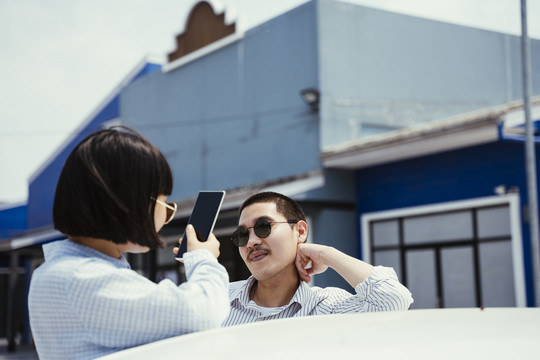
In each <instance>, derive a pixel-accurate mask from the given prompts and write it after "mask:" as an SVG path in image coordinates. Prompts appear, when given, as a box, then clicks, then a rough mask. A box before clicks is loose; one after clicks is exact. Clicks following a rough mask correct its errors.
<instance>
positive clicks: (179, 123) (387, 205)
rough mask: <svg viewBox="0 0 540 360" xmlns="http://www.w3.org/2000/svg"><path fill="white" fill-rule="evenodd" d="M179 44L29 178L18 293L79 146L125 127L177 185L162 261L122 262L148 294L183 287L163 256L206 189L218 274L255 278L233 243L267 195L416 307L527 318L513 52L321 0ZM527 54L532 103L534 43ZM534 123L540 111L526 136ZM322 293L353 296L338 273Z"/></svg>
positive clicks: (16, 254)
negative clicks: (142, 280) (487, 310)
mask: <svg viewBox="0 0 540 360" xmlns="http://www.w3.org/2000/svg"><path fill="white" fill-rule="evenodd" d="M176 39H177V48H176V49H174V50H173V51H172V52H171V53H170V54H169V57H168V60H169V61H168V62H167V63H165V64H154V63H147V62H144V63H143V64H142V65H141V66H140V67H138V68H137V69H135V70H134V71H133V73H132V74H131V75H130V76H128V78H127V80H126V81H125V82H123V83H122V84H121V85H120V86H119V87H118V88H117V89H115V90H114V91H113V93H112V95H111V96H110V97H109V98H107V99H106V100H105V101H104V102H103V105H102V106H100V107H99V108H98V109H97V110H96V112H95V113H94V114H92V115H91V116H90V117H89V119H88V120H87V121H86V122H85V123H84V124H83V126H82V127H81V131H80V132H79V133H77V135H76V137H75V138H73V139H70V140H69V141H68V142H66V145H65V146H63V147H62V148H61V149H59V151H58V153H57V155H56V156H54V157H52V158H51V159H50V161H49V162H47V163H46V164H44V166H43V167H42V169H41V170H40V171H39V172H38V173H37V174H36V175H35V176H34V177H33V178H32V180H31V182H30V191H29V199H28V204H27V205H26V224H27V226H26V228H25V229H24V231H23V232H20V231H19V230H20V229H18V232H17V233H13V234H12V235H10V236H7V237H5V239H4V240H3V241H2V243H1V246H2V247H1V249H2V250H3V252H2V253H0V254H1V256H2V259H3V260H5V259H8V257H9V258H10V259H11V260H12V262H11V264H14V263H15V262H18V263H19V265H18V266H19V267H22V265H21V261H22V262H24V261H26V262H27V263H26V264H27V265H25V266H24V269H25V270H24V273H25V275H24V276H20V277H19V278H24V279H25V281H28V279H29V278H30V276H31V271H32V269H33V268H35V266H37V265H38V264H39V262H40V261H41V259H42V258H41V253H40V247H39V245H40V244H41V243H42V242H44V241H52V240H55V239H58V238H60V237H61V235H60V234H58V233H57V232H56V231H54V229H53V228H52V222H51V209H52V201H53V197H54V189H55V184H56V180H57V178H58V175H59V173H60V170H61V167H62V165H63V162H64V161H65V159H66V157H67V155H68V154H69V152H70V151H71V149H72V148H73V146H74V145H75V144H76V143H77V142H78V141H80V139H82V138H83V137H84V136H86V135H87V134H89V133H91V132H93V131H95V130H97V129H100V128H102V127H105V126H110V125H115V124H123V125H126V126H130V127H133V128H135V129H136V130H138V131H139V132H141V133H142V134H143V135H144V136H145V137H146V138H148V139H149V140H150V141H151V142H152V143H154V144H156V145H157V146H158V147H159V148H160V149H161V151H162V152H163V153H164V154H165V156H166V157H167V159H168V160H169V162H170V164H171V167H172V170H173V176H174V189H173V193H172V196H171V197H170V199H171V200H172V201H175V202H177V203H178V205H179V209H180V211H179V212H178V214H177V216H176V218H175V220H174V221H173V222H172V223H171V224H170V225H168V226H167V227H166V228H164V229H163V231H162V237H163V240H164V241H165V242H166V243H167V244H168V248H167V249H164V250H158V251H154V252H151V253H150V254H147V255H144V256H142V255H136V256H130V261H131V262H132V264H133V266H134V268H136V269H139V270H141V271H144V272H145V274H146V275H147V276H148V277H149V278H151V279H153V280H159V279H160V278H163V277H172V278H174V279H176V280H178V281H181V278H182V269H181V268H179V267H178V264H177V263H176V262H175V261H174V260H173V256H172V253H171V249H172V247H173V246H175V244H176V243H177V240H178V238H179V237H180V236H181V234H182V233H183V230H184V227H185V224H186V221H187V218H188V216H189V214H190V211H191V208H192V206H193V203H194V199H195V197H196V195H197V192H198V191H199V190H205V189H206V190H208V189H222V190H226V191H227V196H226V199H225V202H224V205H223V208H222V212H221V214H220V217H219V219H218V223H217V225H216V228H215V234H216V236H217V237H218V239H219V240H220V241H221V243H222V245H221V253H222V255H221V257H220V261H221V262H222V263H223V264H224V265H225V266H226V267H227V269H228V270H229V274H230V277H231V280H237V279H242V278H245V277H247V276H248V272H247V269H246V268H245V266H244V265H243V262H242V260H241V259H240V257H239V255H238V253H237V250H236V249H235V248H234V246H233V245H232V244H230V241H229V240H228V237H229V236H230V234H231V233H232V232H233V231H234V229H235V228H236V221H237V214H236V212H237V209H238V206H239V205H240V204H241V202H242V201H243V200H245V198H247V197H248V196H249V195H251V194H253V193H255V192H258V191H261V190H268V189H269V190H275V191H278V192H282V193H284V194H286V195H289V196H291V197H293V198H295V199H296V200H298V201H299V202H300V204H301V205H302V206H303V207H304V209H305V210H306V214H307V216H308V218H309V224H310V227H311V235H310V239H309V241H313V242H315V243H320V244H329V245H332V246H334V247H336V248H338V249H340V250H342V251H344V252H346V253H348V254H351V255H353V256H357V257H358V258H362V259H365V260H367V261H368V262H371V263H374V264H382V265H389V266H394V268H395V269H396V270H397V272H398V274H399V276H400V279H401V281H402V282H404V283H405V284H406V285H407V286H408V287H409V288H410V289H411V291H412V292H413V295H414V297H415V303H414V304H413V307H414V308H433V307H475V306H532V305H533V304H534V291H533V283H532V268H531V253H530V240H529V232H528V225H527V222H526V220H525V218H524V216H525V213H524V212H523V210H522V209H523V206H525V205H526V202H527V201H526V199H527V190H526V186H525V165H524V145H523V136H522V135H521V133H520V131H521V129H522V126H521V125H522V121H523V115H522V112H523V111H522V106H521V104H520V103H519V99H520V98H521V97H522V90H521V75H520V74H521V60H520V39H519V37H516V36H512V35H507V34H502V33H496V32H492V31H486V30H479V29H475V28H470V27H464V26H458V25H451V24H446V23H442V22H438V21H433V20H427V19H421V18H417V17H412V16H406V15H401V14H395V13H391V12H387V11H382V10H375V9H371V8H366V7H363V6H359V5H354V4H349V3H345V2H340V1H333V0H313V1H310V2H307V3H305V4H303V5H301V6H299V7H297V8H295V9H293V10H291V11H289V12H287V13H285V14H282V15H280V16H278V17H276V18H274V19H271V20H269V21H267V22H265V23H263V24H261V25H259V26H256V27H254V28H251V29H242V28H241V27H239V26H236V24H235V23H225V21H224V16H223V14H216V13H215V11H214V7H213V5H212V4H211V3H208V2H205V1H202V2H200V3H198V4H196V5H195V6H194V8H193V9H192V11H191V14H190V16H189V17H188V19H187V22H186V26H185V31H184V32H183V33H182V34H180V35H178V36H177V38H176ZM531 51H532V59H533V62H532V63H533V69H532V70H533V71H532V84H533V94H534V95H540V67H539V66H538V61H536V62H535V59H539V58H540V41H539V40H532V41H531ZM539 108H540V98H538V97H537V98H534V99H533V110H534V111H533V117H534V120H540V112H539ZM521 132H522V131H521ZM0 216H3V212H2V213H0ZM3 266H5V267H6V268H8V269H9V265H7V263H3ZM12 268H13V266H12ZM21 272H22V271H21ZM12 278H14V277H12ZM314 282H315V284H316V285H319V286H340V287H343V288H347V289H349V290H351V289H350V287H349V286H348V285H347V284H346V282H345V281H344V280H342V279H341V278H340V277H339V276H338V275H337V274H336V273H335V272H333V271H331V270H329V271H327V272H326V273H325V274H321V275H318V276H317V277H316V279H315V281H314Z"/></svg>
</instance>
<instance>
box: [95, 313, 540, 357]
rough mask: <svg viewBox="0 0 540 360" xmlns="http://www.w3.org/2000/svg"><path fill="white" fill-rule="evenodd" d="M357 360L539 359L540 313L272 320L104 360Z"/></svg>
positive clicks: (158, 344)
mask: <svg viewBox="0 0 540 360" xmlns="http://www.w3.org/2000/svg"><path fill="white" fill-rule="evenodd" d="M351 358H363V359H368V358H373V359H377V360H380V359H393V360H395V359H415V360H416V359H430V360H432V359H460V360H461V359H509V358H516V359H518V358H521V359H530V358H540V309H539V308H487V309H479V308H474V309H436V310H410V311H400V312H381V313H366V314H344V315H323V316H310V317H300V318H290V319H283V320H271V321H264V322H257V323H252V324H246V325H239V326H233V327H228V328H221V329H215V330H210V331H202V332H198V333H194V334H189V335H183V336H178V337H174V338H170V339H166V340H162V341H157V342H154V343H151V344H147V345H143V346H139V347H135V348H132V349H127V350H124V351H120V352H117V353H115V354H111V355H108V356H105V357H103V358H102V359H103V360H105V359H107V360H121V359H126V360H128V359H129V360H138V359H145V360H147V359H159V360H167V359H232V360H242V359H249V360H253V359H257V360H261V359H272V360H288V359H309V360H316V359H324V360H334V359H351Z"/></svg>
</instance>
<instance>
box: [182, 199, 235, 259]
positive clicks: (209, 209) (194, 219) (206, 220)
mask: <svg viewBox="0 0 540 360" xmlns="http://www.w3.org/2000/svg"><path fill="white" fill-rule="evenodd" d="M224 197H225V191H200V192H199V195H198V196H197V200H196V201H195V206H194V207H193V211H192V212H191V215H190V217H189V220H188V224H191V225H193V228H195V232H196V233H197V239H199V241H206V240H208V237H209V236H210V234H211V233H212V231H213V230H214V225H215V224H216V220H217V217H218V214H219V210H220V209H221V204H222V203H223V198H224ZM182 238H183V240H182V243H181V244H180V248H179V249H178V253H177V254H176V258H177V259H179V258H182V256H183V255H184V253H185V252H186V251H187V238H186V233H185V232H184V235H183V236H182Z"/></svg>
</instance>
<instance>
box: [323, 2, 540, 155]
mask: <svg viewBox="0 0 540 360" xmlns="http://www.w3.org/2000/svg"><path fill="white" fill-rule="evenodd" d="M317 13H318V24H319V25H318V26H319V28H318V32H319V62H320V75H319V76H320V87H321V94H322V103H321V147H322V148H325V147H326V146H329V145H334V144H339V143H343V142H347V141H350V140H354V139H357V138H361V137H365V136H369V135H371V134H376V133H380V132H384V131H390V130H393V129H396V128H401V127H406V126H410V125H414V124H417V123H422V122H426V121H431V120H436V119H441V118H444V117H448V116H451V115H456V114H459V113H463V112H467V111H471V110H475V109H479V108H484V107H489V106H493V105H497V104H502V103H506V102H508V101H512V100H515V99H520V98H521V97H522V89H521V50H520V49H521V48H520V38H519V37H517V36H511V35H506V34H502V33H496V32H491V31H485V30H479V29H474V28H469V27H465V26H458V25H453V24H447V23H442V22H437V21H433V20H427V19H422V18H416V17H412V16H407V15H401V14H397V13H391V12H386V11H382V10H376V9H370V8H366V7H362V6H358V5H354V4H347V3H343V2H339V1H331V0H318V12H317ZM531 57H532V67H533V71H532V84H533V94H540V66H538V64H540V62H539V61H540V40H532V41H531Z"/></svg>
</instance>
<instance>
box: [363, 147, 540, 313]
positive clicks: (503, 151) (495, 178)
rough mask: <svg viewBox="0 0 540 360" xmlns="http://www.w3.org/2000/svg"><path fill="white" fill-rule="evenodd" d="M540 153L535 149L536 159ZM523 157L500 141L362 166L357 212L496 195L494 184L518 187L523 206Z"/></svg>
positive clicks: (525, 237) (527, 240)
mask: <svg viewBox="0 0 540 360" xmlns="http://www.w3.org/2000/svg"><path fill="white" fill-rule="evenodd" d="M539 155H540V152H538V151H537V155H536V157H537V159H538V157H539ZM524 157H525V149H524V144H523V143H520V142H498V143H492V144H488V145H481V146H476V147H471V148H468V149H462V150H456V151H451V152H446V153H441V154H436V155H431V156H426V157H422V158H416V159H411V160H407V161H402V162H397V163H390V164H385V165H381V166H376V167H370V168H366V169H361V170H358V171H357V172H356V188H357V204H358V215H359V216H361V215H362V214H363V213H369V212H375V211H383V210H390V209H398V208H403V207H410V206H418V205H427V204H436V203H440V202H447V201H456V200H465V199H471V198H478V197H485V196H493V195H494V188H495V187H496V186H499V185H505V186H506V187H507V188H512V187H515V188H516V189H519V192H520V198H521V204H522V205H523V206H524V205H525V204H526V203H527V186H526V180H525V179H526V177H525V159H524ZM538 166H539V164H537V167H538ZM360 226H361V225H360ZM522 230H523V249H524V254H525V255H524V263H525V273H526V279H525V280H526V285H527V302H528V303H529V304H532V303H533V298H532V296H533V295H532V286H533V283H532V276H531V274H532V273H531V271H532V270H531V258H530V255H529V254H530V237H529V229H528V226H527V225H526V224H524V225H523V228H522ZM360 233H361V232H360ZM360 248H361V247H360Z"/></svg>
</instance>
